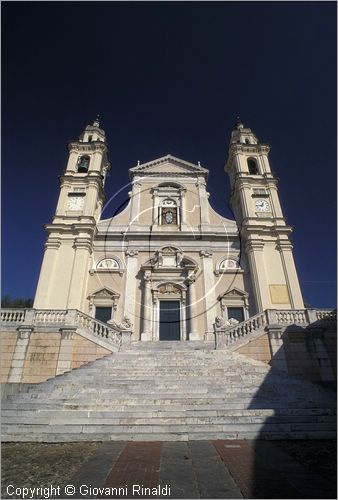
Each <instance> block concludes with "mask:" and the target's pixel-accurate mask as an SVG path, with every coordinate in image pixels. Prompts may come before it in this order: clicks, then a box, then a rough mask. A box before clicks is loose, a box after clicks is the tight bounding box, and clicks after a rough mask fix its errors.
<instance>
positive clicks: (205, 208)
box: [196, 179, 210, 229]
mask: <svg viewBox="0 0 338 500" xmlns="http://www.w3.org/2000/svg"><path fill="white" fill-rule="evenodd" d="M196 186H197V189H198V197H199V202H200V224H201V228H202V229H204V228H205V229H208V228H209V224H210V220H209V203H208V196H207V192H206V183H205V181H204V179H203V180H201V179H199V180H198V181H197V183H196Z"/></svg>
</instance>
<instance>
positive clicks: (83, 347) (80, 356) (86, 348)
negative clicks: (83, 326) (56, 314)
mask: <svg viewBox="0 0 338 500" xmlns="http://www.w3.org/2000/svg"><path fill="white" fill-rule="evenodd" d="M108 354H111V352H110V351H108V350H107V349H105V348H104V347H101V346H99V345H97V344H94V342H91V341H90V340H88V339H85V338H83V337H81V336H80V335H74V339H73V356H72V369H74V368H78V367H79V366H81V365H83V364H85V363H90V362H91V361H95V359H99V358H102V357H103V356H107V355H108Z"/></svg>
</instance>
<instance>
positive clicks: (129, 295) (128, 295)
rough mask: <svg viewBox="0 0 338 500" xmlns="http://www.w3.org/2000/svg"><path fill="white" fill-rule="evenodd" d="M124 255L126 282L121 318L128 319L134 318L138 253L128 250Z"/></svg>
mask: <svg viewBox="0 0 338 500" xmlns="http://www.w3.org/2000/svg"><path fill="white" fill-rule="evenodd" d="M125 255H126V259H127V262H126V280H125V290H124V304H123V316H128V317H129V318H132V320H133V318H134V317H135V301H136V284H135V283H136V274H137V272H138V262H137V256H138V251H137V250H133V249H128V250H126V252H125Z"/></svg>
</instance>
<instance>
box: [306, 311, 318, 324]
mask: <svg viewBox="0 0 338 500" xmlns="http://www.w3.org/2000/svg"><path fill="white" fill-rule="evenodd" d="M305 316H306V319H307V320H308V323H309V324H310V325H311V323H315V322H316V321H317V310H316V309H306V310H305Z"/></svg>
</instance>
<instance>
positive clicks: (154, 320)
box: [34, 120, 304, 341]
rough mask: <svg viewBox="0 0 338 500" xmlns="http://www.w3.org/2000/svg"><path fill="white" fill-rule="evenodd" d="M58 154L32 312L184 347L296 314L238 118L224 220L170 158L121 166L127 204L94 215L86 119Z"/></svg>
mask: <svg viewBox="0 0 338 500" xmlns="http://www.w3.org/2000/svg"><path fill="white" fill-rule="evenodd" d="M68 149H69V159H68V163H67V166H66V169H65V171H64V174H63V176H62V177H61V186H60V196H59V200H58V204H57V207H56V212H55V216H54V218H53V220H52V222H51V223H50V224H48V225H47V226H46V230H47V233H48V238H47V241H46V245H45V254H44V258H43V263H42V268H41V273H40V277H39V281H38V286H37V292H36V296H35V302H34V309H35V310H75V309H76V310H79V311H82V312H83V313H85V314H87V315H88V316H91V317H94V318H96V319H97V320H99V321H102V322H103V323H108V324H112V325H114V324H115V325H120V326H121V324H122V325H127V326H128V328H129V329H130V330H131V332H132V334H131V335H132V340H135V341H138V340H140V341H162V340H181V341H189V340H210V339H212V338H213V336H214V332H215V328H216V327H217V325H231V324H236V323H237V322H239V323H241V322H243V321H245V320H247V319H249V318H251V317H252V316H254V315H256V314H258V313H260V312H262V311H265V310H267V309H268V310H284V311H285V310H296V309H303V308H304V304H303V299H302V294H301V290H300V286H299V281H298V277H297V272H296V268H295V263H294V259H293V253H292V244H291V242H290V239H289V235H290V233H291V231H292V229H291V227H290V226H288V225H287V224H286V221H285V219H284V217H283V212H282V208H281V205H280V202H279V196H278V187H277V179H276V178H275V176H274V175H273V173H272V171H271V167H270V164H269V157H268V155H269V149H270V148H269V146H268V145H267V144H264V143H261V142H259V140H258V139H257V137H256V136H255V134H254V133H253V132H252V130H251V129H250V128H247V127H245V126H244V125H243V124H242V123H241V122H239V121H238V123H237V124H236V127H235V129H234V130H233V132H232V135H231V138H230V144H229V151H228V158H227V161H226V163H225V172H226V173H227V175H228V176H229V179H230V184H231V199H230V204H231V207H232V210H233V213H234V214H235V219H236V220H230V219H227V218H225V217H223V216H221V215H219V214H217V213H216V212H215V211H214V210H213V208H212V207H211V205H210V203H209V200H208V197H209V193H208V190H207V181H208V175H209V171H208V170H207V169H206V168H204V167H202V166H201V165H200V164H197V165H196V164H193V163H190V162H188V161H186V160H182V159H179V158H176V157H174V156H171V155H167V156H164V157H162V158H158V159H155V160H153V161H149V162H147V163H143V164H140V163H139V164H138V165H136V166H134V167H132V168H130V170H129V175H130V193H129V198H130V199H129V203H128V204H127V206H126V207H125V208H124V209H123V210H122V211H121V212H120V213H118V214H117V215H115V216H114V217H112V218H109V219H102V218H101V213H102V209H103V207H104V203H105V194H104V186H105V182H106V179H107V175H108V172H109V170H110V169H111V165H110V163H109V160H108V148H107V142H106V136H105V132H104V131H103V130H102V128H101V127H100V124H99V122H98V120H95V121H94V123H93V125H88V126H87V127H86V129H85V130H84V132H83V133H82V134H81V136H80V137H79V140H77V141H73V142H71V143H70V144H69V146H68ZM107 182H108V181H107ZM215 325H216V326H215Z"/></svg>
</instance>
